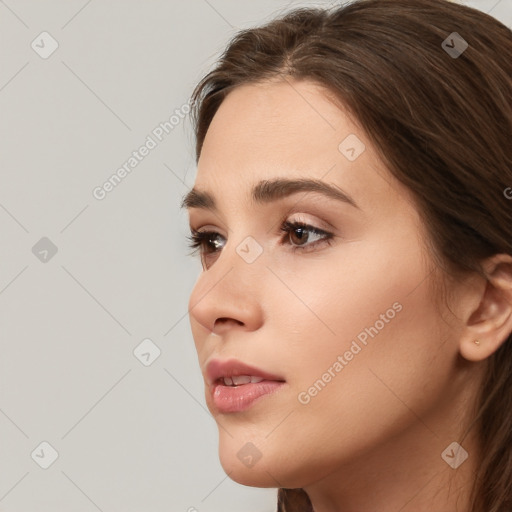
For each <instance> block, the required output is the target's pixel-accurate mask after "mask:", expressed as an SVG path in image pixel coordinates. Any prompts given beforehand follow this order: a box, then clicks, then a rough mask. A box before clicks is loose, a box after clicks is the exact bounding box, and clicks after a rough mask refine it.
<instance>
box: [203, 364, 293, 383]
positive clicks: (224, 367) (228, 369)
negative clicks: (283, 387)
mask: <svg viewBox="0 0 512 512" xmlns="http://www.w3.org/2000/svg"><path fill="white" fill-rule="evenodd" d="M240 376H247V377H258V378H260V379H262V380H267V381H278V382H285V380H284V379H283V377H281V376H279V375H274V374H271V373H269V372H266V371H264V370H261V369H260V368H256V367H255V366H251V365H248V364H245V363H242V362H241V361H238V360H237V359H229V360H227V361H221V360H219V359H213V360H212V361H210V362H209V363H208V365H207V367H206V377H207V382H208V385H209V386H211V385H212V384H215V383H216V382H217V381H219V380H220V379H222V378H226V379H231V381H232V383H233V384H235V382H238V383H240V384H241V385H244V379H233V377H240ZM245 380H246V379H245ZM254 380H255V379H253V382H254ZM228 382H229V380H228Z"/></svg>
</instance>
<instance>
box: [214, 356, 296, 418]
mask: <svg viewBox="0 0 512 512" xmlns="http://www.w3.org/2000/svg"><path fill="white" fill-rule="evenodd" d="M206 373H207V382H208V385H209V389H210V394H211V397H212V401H213V405H214V407H215V409H216V410H217V411H218V412H220V413H235V412H242V411H245V410H247V409H249V408H250V407H251V406H252V405H253V404H254V403H255V402H256V401H260V399H262V398H263V397H265V396H268V395H270V394H273V393H275V392H276V391H278V390H279V389H280V388H282V387H283V385H284V384H285V382H286V381H285V380H284V379H283V378H282V377H281V376H278V375H273V374H270V373H268V372H266V371H263V370H261V369H259V368H256V367H254V366H249V365H247V364H245V363H242V362H241V361H237V360H235V359H231V360H228V361H219V360H212V361H211V362H210V363H209V364H208V366H207V372H206Z"/></svg>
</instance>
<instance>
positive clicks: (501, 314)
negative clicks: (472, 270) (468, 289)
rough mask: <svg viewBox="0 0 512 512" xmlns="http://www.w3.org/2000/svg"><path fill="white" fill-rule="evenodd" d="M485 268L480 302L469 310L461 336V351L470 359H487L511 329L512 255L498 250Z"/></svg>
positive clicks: (508, 334)
mask: <svg viewBox="0 0 512 512" xmlns="http://www.w3.org/2000/svg"><path fill="white" fill-rule="evenodd" d="M483 268H484V271H485V274H486V276H487V281H486V283H485V286H484V287H479V288H480V291H479V292H478V295H477V296H476V297H475V301H474V302H473V304H477V306H476V307H474V306H473V308H472V311H468V314H467V315H466V317H465V325H464V327H463V332H462V335H461V338H460V347H459V348H460V353H461V355H462V356H463V357H464V358H465V359H468V360H469V361H482V360H484V359H486V358H487V357H489V356H490V355H492V354H493V353H494V352H495V351H496V350H498V348H500V346H501V345H502V344H503V343H504V342H505V341H506V340H507V338H508V337H509V336H510V334H511V333H512V256H510V255H509V254H495V255H494V256H492V257H490V258H488V259H486V260H485V261H484V262H483ZM482 290H483V291H482ZM475 340H477V341H478V342H479V343H478V344H477V343H475Z"/></svg>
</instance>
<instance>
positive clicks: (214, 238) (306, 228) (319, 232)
mask: <svg viewBox="0 0 512 512" xmlns="http://www.w3.org/2000/svg"><path fill="white" fill-rule="evenodd" d="M280 231H281V232H283V233H285V235H284V236H283V237H282V239H281V242H280V245H289V246H290V247H291V249H292V251H293V252H296V251H300V252H303V251H304V252H306V251H307V252H310V251H311V250H315V249H316V248H317V246H318V245H320V244H323V243H327V244H328V245H330V244H331V243H332V240H333V234H332V233H329V232H327V231H324V230H323V229H320V228H317V227H315V226H311V225H309V224H306V223H304V222H289V221H285V222H283V224H282V226H281V227H280ZM312 237H316V238H319V240H315V241H313V242H310V238H312ZM292 238H295V241H293V240H292ZM187 239H188V240H189V242H188V246H189V248H190V249H192V250H193V252H192V253H191V254H190V255H192V254H193V253H195V252H196V251H197V250H199V251H200V253H201V256H202V257H206V256H209V255H211V254H214V253H216V252H219V249H220V248H221V247H222V243H221V242H220V241H219V240H220V239H223V240H224V238H223V237H222V236H221V235H220V234H219V233H217V232H215V231H198V230H195V229H191V234H190V236H187Z"/></svg>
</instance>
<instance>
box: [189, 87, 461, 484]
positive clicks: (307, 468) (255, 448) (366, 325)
mask: <svg viewBox="0 0 512 512" xmlns="http://www.w3.org/2000/svg"><path fill="white" fill-rule="evenodd" d="M411 165H414V162H411ZM276 180H285V181H286V182H287V181H288V180H290V181H295V180H303V181H302V183H303V185H304V184H306V185H307V182H306V181H305V180H314V181H315V182H316V183H319V184H324V185H325V186H326V187H327V186H329V187H331V188H332V189H333V190H334V191H337V192H338V197H335V195H334V193H332V194H330V195H328V194H327V193H325V192H322V188H321V186H318V187H317V189H316V190H308V189H307V188H301V186H298V185H293V184H292V185H284V186H281V187H279V186H277V185H276V184H275V182H276ZM264 181H266V182H268V183H267V186H265V187H263V186H262V183H263V182H264ZM304 186H305V185H304ZM194 188H195V189H197V191H200V192H202V193H207V194H209V196H211V198H213V199H214V204H215V207H213V201H210V199H211V198H207V199H208V200H206V199H205V198H204V197H203V198H201V201H198V198H197V196H196V198H195V200H192V199H190V200H189V201H188V203H187V204H188V206H189V214H190V226H191V228H192V229H194V230H199V231H203V232H204V231H208V232H214V233H215V234H214V235H210V236H209V238H208V239H207V240H205V241H204V247H203V251H204V252H203V256H204V260H203V267H204V268H203V272H202V273H201V274H200V275H199V277H198V279H197V282H196V284H195V287H194V290H193V292H192V294H191V297H190V301H189V310H190V321H191V328H192V333H193V337H194V340H195V345H196V349H197V354H198V358H199V364H200V367H201V370H202V372H203V375H204V377H205V393H206V402H207V405H208V408H209V410H210V412H211V413H212V415H213V416H214V418H215V420H216V421H217V423H218V426H219V437H220V439H219V442H220V444H219V454H220V460H221V464H222V466H223V468H224V470H225V471H226V473H228V474H229V476H230V477H231V478H232V479H233V480H235V481H237V482H240V483H242V484H244V485H252V486H261V487H305V486H306V485H310V484H312V483H314V482H317V481H319V480H321V479H324V478H327V477H329V476H330V475H331V476H332V475H334V474H335V473H336V472H339V471H345V473H346V476H347V477H350V475H351V474H354V475H355V473H350V472H349V468H351V469H352V470H354V471H356V467H357V464H358V463H360V461H364V462H365V463H366V464H367V466H366V467H367V468H368V464H372V463H374V464H378V460H380V459H378V457H377V454H379V456H380V457H381V458H382V456H384V455H385V454H387V455H392V456H394V458H393V460H395V461H398V460H399V459H401V458H402V457H404V458H405V457H408V458H409V459H411V453H413V452H412V451H414V453H415V456H417V457H418V464H420V461H421V463H424V462H425V459H426V458H428V457H434V456H435V458H436V460H437V461H438V462H436V463H439V467H440V469H442V467H447V466H446V464H445V463H444V462H443V460H442V459H441V456H440V454H441V452H442V451H443V449H444V448H446V447H447V446H448V445H449V444H450V443H451V442H452V441H453V440H454V437H453V436H454V435H455V432H456V431H455V430H453V429H454V428H455V427H457V426H458V425H460V417H457V414H459V413H460V411H454V410H453V409H454V407H453V406H454V403H456V402H455V401H456V400H457V397H460V396H461V394H462V393H463V388H464V382H462V381H461V379H456V378H454V367H455V361H456V358H457V357H458V347H457V343H456V340H455V337H456V335H455V334H454V333H455V331H454V327H453V326H451V327H450V326H449V325H448V323H447V322H446V319H443V318H440V316H439V311H438V309H437V308H436V305H435V299H434V297H433V295H432V292H431V289H430V287H429V282H430V281H431V280H432V278H433V276H434V275H435V273H434V274H433V271H434V270H435V266H434V264H433V262H432V260H431V258H430V255H429V254H428V253H427V252H426V250H425V248H424V245H423V244H422V241H421V240H422V239H421V237H422V236H424V230H423V225H422V223H421V221H420V219H419V216H418V213H417V210H416V209H415V206H414V203H413V202H412V200H411V196H410V195H409V194H408V191H407V189H406V188H405V187H404V186H402V185H401V184H400V183H399V182H397V181H396V180H395V179H394V178H393V177H392V175H391V174H390V173H389V172H388V171H387V170H386V169H385V167H384V166H383V164H382V163H381V161H380V160H379V158H378V156H377V154H376V152H375V150H374V149H373V148H372V145H371V144H370V141H369V139H368V138H367V136H366V135H365V133H363V131H362V130H361V129H360V128H359V127H358V126H357V125H356V124H354V123H353V122H352V121H351V120H350V119H349V117H347V115H346V113H344V112H343V111H342V110H340V109H339V108H337V107H336V106H335V105H334V104H333V103H332V102H330V101H329V100H328V99H327V97H326V96H325V94H324V92H323V90H322V89H320V88H319V87H318V86H316V85H314V84H313V83H311V82H307V81H305V82H296V81H295V82H289V83H288V82H287V81H283V82H279V83H277V82H275V83H267V84H264V85H262V84H258V85H244V86H241V87H238V88H236V89H234V90H233V91H232V92H231V93H230V94H229V95H228V96H227V98H226V99H225V100H224V102H223V103H222V104H221V106H220V108H219V110H218V112H217V113H216V115H215V117H214V119H213V121H212V123H211V125H210V128H209V130H208V133H207V135H206V139H205V141H204V146H203V148H202V153H201V157H200V160H199V164H198V172H197V178H196V182H195V184H194ZM254 189H256V191H255V193H253V190H254ZM351 201H353V203H351ZM285 222H288V223H291V224H294V223H297V222H298V223H303V224H307V225H308V226H311V228H303V229H301V228H300V225H299V227H297V226H295V227H293V226H292V227H291V228H290V229H288V232H285V231H283V229H287V225H286V224H285ZM315 230H317V231H315ZM454 340H455V341H454ZM235 359H236V360H238V361H240V362H242V363H244V364H246V365H250V366H251V367H256V368H258V369H260V370H262V371H263V372H266V373H267V374H270V375H272V376H274V377H273V378H279V379H280V380H281V381H284V382H281V383H276V382H265V381H262V383H257V382H254V383H250V384H240V385H239V387H237V388H236V389H235V388H233V387H228V386H225V385H217V386H216V390H215V389H214V386H211V385H209V383H208V379H209V378H210V376H209V375H208V370H209V369H210V370H211V369H213V370H215V369H216V370H218V372H217V373H216V374H215V376H219V374H220V375H226V374H228V375H230V373H229V371H230V369H229V367H228V369H223V368H222V367H220V366H215V364H214V365H211V366H208V365H209V363H211V361H212V360H218V361H220V362H225V361H229V360H235ZM235 369H236V368H235ZM231 370H233V368H231ZM233 371H234V370H233ZM233 371H232V372H231V373H233ZM253 373H257V372H256V371H254V372H253ZM253 373H250V371H249V370H244V369H243V368H242V369H240V368H239V371H238V375H248V376H251V375H252V376H256V377H257V375H253ZM235 374H236V373H235ZM245 380H247V379H245ZM245 380H244V379H241V381H239V382H245ZM253 380H258V379H253ZM228 384H229V381H228ZM244 386H245V387H244ZM265 391H267V393H265ZM262 393H263V394H262ZM213 395H216V396H217V398H216V399H214V397H213ZM254 397H257V398H256V399H255V400H251V398H254ZM433 446H434V450H432V447H433ZM423 452H425V453H423ZM420 454H423V455H420ZM387 464H388V465H389V459H388V460H387Z"/></svg>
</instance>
